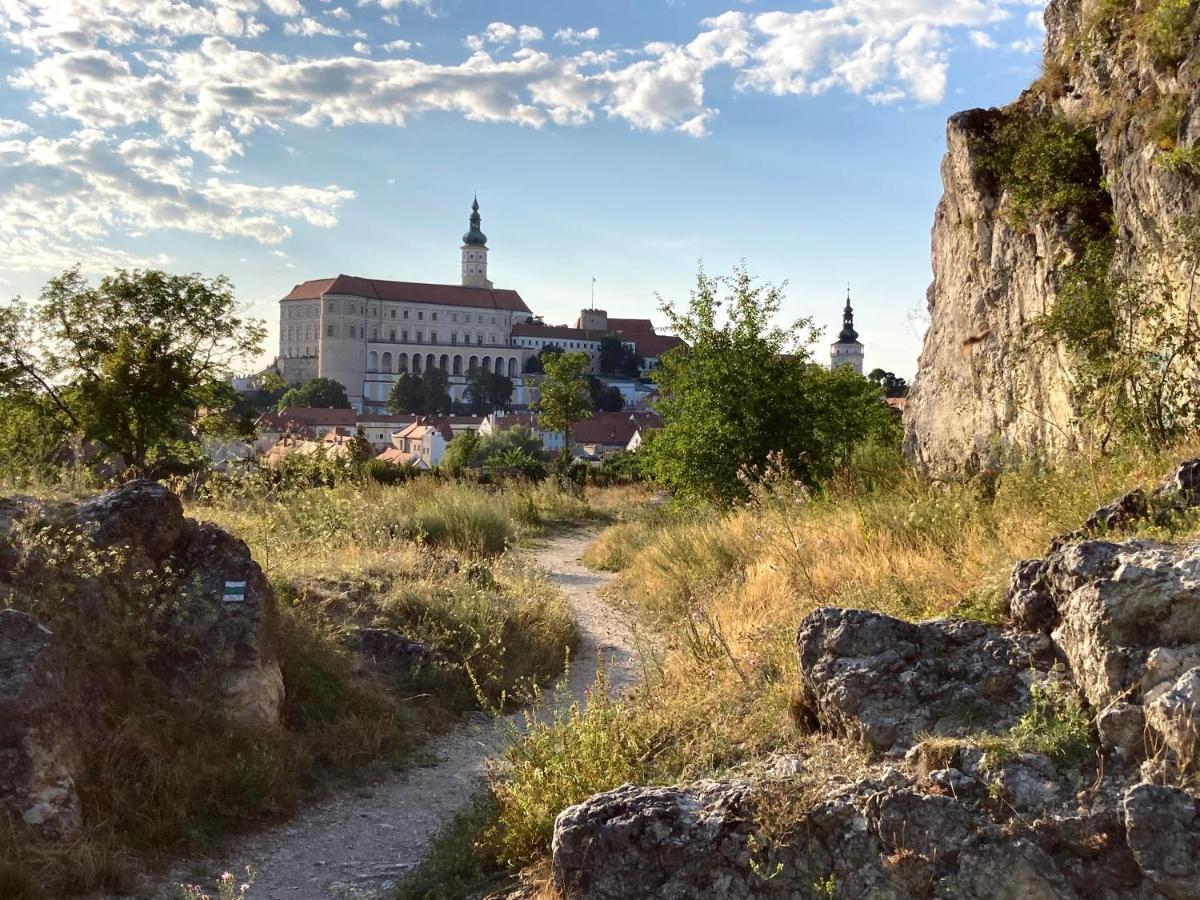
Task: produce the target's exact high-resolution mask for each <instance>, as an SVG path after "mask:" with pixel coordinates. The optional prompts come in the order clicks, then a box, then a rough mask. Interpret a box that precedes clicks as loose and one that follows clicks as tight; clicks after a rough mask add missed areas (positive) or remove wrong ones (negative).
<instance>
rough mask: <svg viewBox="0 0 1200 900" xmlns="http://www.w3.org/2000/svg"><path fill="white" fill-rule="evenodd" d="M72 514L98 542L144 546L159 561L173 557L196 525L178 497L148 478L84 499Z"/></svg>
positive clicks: (77, 522)
mask: <svg viewBox="0 0 1200 900" xmlns="http://www.w3.org/2000/svg"><path fill="white" fill-rule="evenodd" d="M71 518H72V520H73V522H74V523H75V524H77V525H78V526H79V527H80V528H81V529H82V530H83V531H84V532H85V533H86V534H89V535H90V536H91V538H92V541H93V542H94V543H95V544H96V546H98V547H125V548H128V549H131V550H140V551H141V552H143V553H144V554H145V556H146V557H147V558H148V559H149V560H150V561H152V562H155V563H157V562H162V561H163V560H165V559H167V558H168V557H170V556H171V554H172V553H174V552H175V550H176V549H177V548H178V547H179V545H180V544H181V543H182V542H184V541H185V540H186V539H187V537H188V535H189V533H190V532H191V531H192V530H193V529H194V527H195V523H194V522H192V521H191V520H189V519H185V518H184V516H183V504H181V503H180V502H179V498H178V497H176V496H175V495H174V494H173V493H171V491H169V490H168V489H167V488H165V487H163V486H162V485H161V484H159V483H158V482H156V481H149V480H146V479H138V480H136V481H130V482H128V483H126V484H123V485H121V486H120V487H117V488H114V489H112V490H111V491H105V492H104V493H103V494H99V495H97V496H95V497H91V498H89V499H87V500H83V501H82V502H80V503H79V505H78V506H77V507H76V508H75V510H74V515H73V516H72V517H71Z"/></svg>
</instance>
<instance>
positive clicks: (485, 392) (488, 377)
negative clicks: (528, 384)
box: [467, 366, 513, 416]
mask: <svg viewBox="0 0 1200 900" xmlns="http://www.w3.org/2000/svg"><path fill="white" fill-rule="evenodd" d="M512 394H513V382H512V379H511V378H508V377H507V376H505V375H501V374H499V373H496V372H487V371H485V370H483V369H480V368H478V367H475V366H472V367H471V368H470V369H468V370H467V399H468V401H469V403H470V409H471V414H472V415H476V416H482V415H485V414H486V413H490V412H492V411H494V410H497V409H507V408H508V406H509V404H510V403H512Z"/></svg>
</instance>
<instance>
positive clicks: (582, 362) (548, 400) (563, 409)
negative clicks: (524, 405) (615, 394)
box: [534, 352, 592, 453]
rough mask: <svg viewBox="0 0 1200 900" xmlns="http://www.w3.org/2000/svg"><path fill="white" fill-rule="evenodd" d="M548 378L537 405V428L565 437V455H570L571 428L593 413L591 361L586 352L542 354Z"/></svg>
mask: <svg viewBox="0 0 1200 900" xmlns="http://www.w3.org/2000/svg"><path fill="white" fill-rule="evenodd" d="M542 365H543V366H544V367H545V369H546V377H545V379H543V381H542V389H541V396H540V397H539V398H538V402H537V404H536V405H535V407H534V408H535V411H536V412H537V417H538V425H539V426H540V427H541V428H544V429H545V430H546V431H561V432H562V433H563V435H564V436H565V438H566V442H565V447H564V453H570V452H571V429H572V428H573V427H574V425H575V423H576V422H578V421H580V420H581V419H586V418H587V417H588V416H589V415H590V414H591V412H592V396H591V391H589V389H588V369H590V368H591V366H592V359H591V357H590V356H588V355H587V354H586V353H583V352H574V353H549V354H548V353H545V352H543V353H542Z"/></svg>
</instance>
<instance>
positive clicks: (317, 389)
mask: <svg viewBox="0 0 1200 900" xmlns="http://www.w3.org/2000/svg"><path fill="white" fill-rule="evenodd" d="M289 406H311V407H314V408H316V409H349V408H350V398H349V397H348V396H346V388H345V387H343V386H342V383H341V382H340V381H334V380H333V379H332V378H313V379H311V380H310V381H305V382H303V383H301V384H298V385H296V386H295V387H292V388H288V389H287V390H286V391H284V393H283V395H282V396H281V397H280V398H279V403H278V408H279V409H281V410H282V409H285V408H286V407H289Z"/></svg>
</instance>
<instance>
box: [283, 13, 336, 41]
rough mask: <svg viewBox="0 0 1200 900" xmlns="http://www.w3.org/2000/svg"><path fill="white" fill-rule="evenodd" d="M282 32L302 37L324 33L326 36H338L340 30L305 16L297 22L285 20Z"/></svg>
mask: <svg viewBox="0 0 1200 900" xmlns="http://www.w3.org/2000/svg"><path fill="white" fill-rule="evenodd" d="M283 33H284V34H290V35H293V36H295V35H301V36H303V37H316V36H317V35H325V36H328V37H340V36H341V34H342V33H341V32H340V31H338V30H337V29H336V28H334V27H332V26H330V25H326V24H325V23H324V22H319V21H317V20H316V19H311V18H309V17H307V16H305V17H304V18H302V19H301V20H300V21H299V22H287V23H286V24H285V25H284V26H283Z"/></svg>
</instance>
